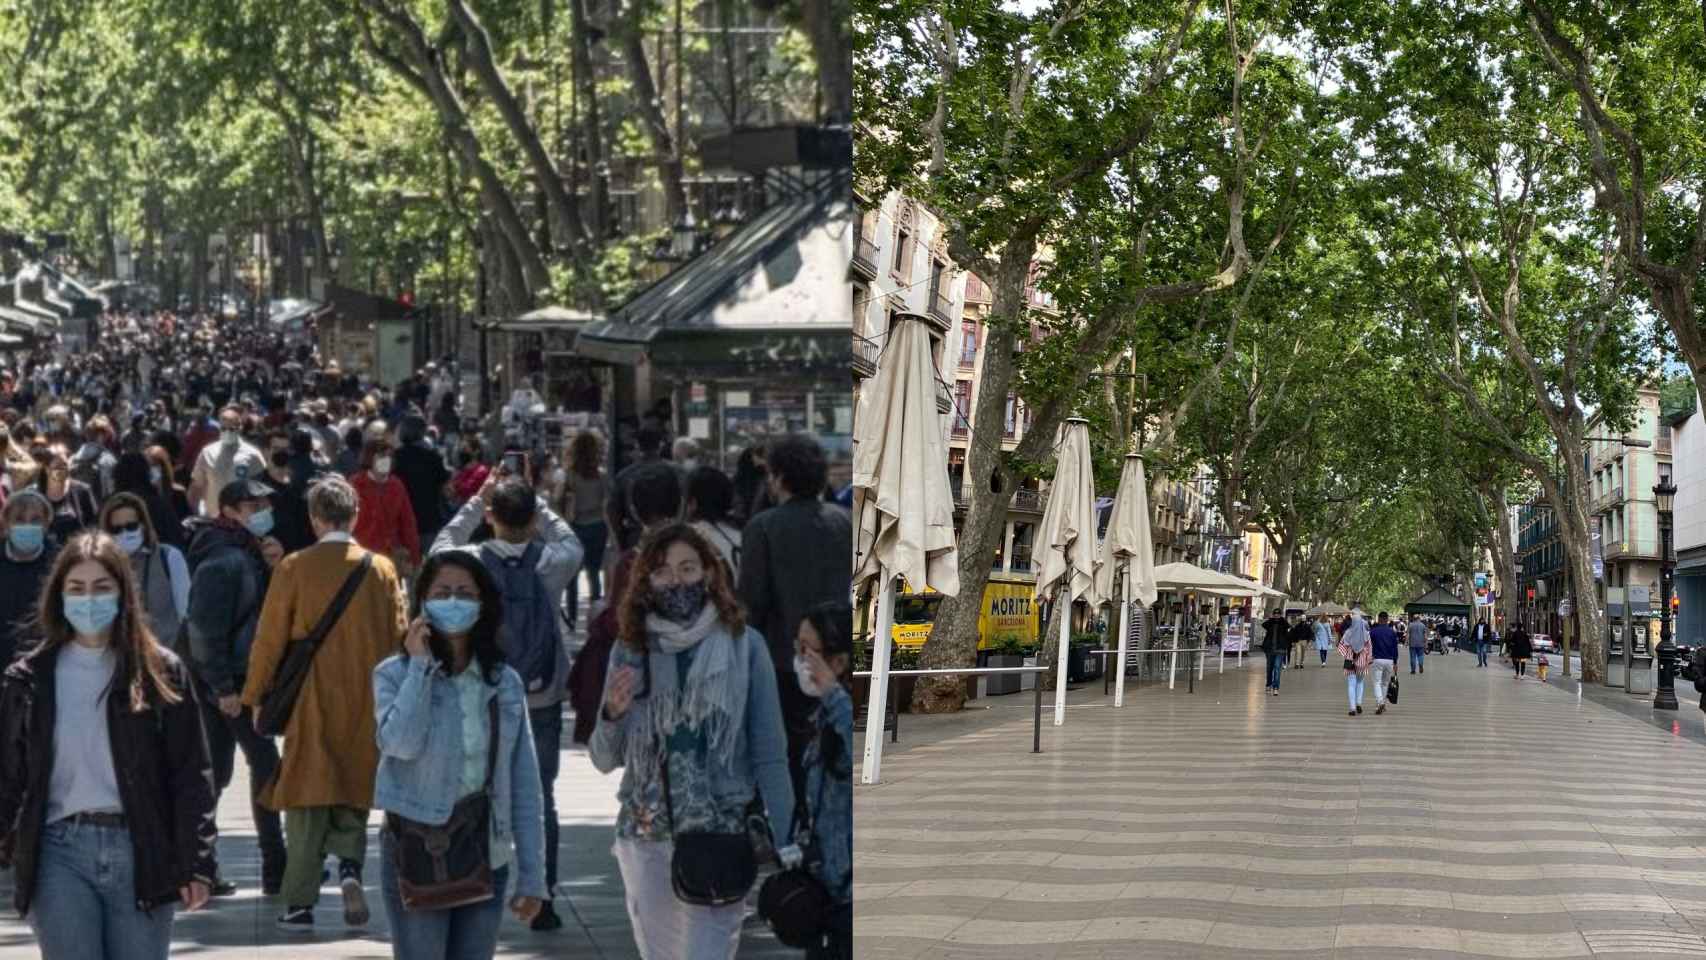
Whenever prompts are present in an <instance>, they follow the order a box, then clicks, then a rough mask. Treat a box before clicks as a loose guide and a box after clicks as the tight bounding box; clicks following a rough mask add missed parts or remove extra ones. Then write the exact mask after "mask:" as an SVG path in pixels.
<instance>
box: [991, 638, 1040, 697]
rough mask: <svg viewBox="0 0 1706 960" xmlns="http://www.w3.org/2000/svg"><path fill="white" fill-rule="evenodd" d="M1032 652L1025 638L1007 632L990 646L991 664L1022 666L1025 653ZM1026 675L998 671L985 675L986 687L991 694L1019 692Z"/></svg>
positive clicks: (995, 665) (996, 665) (997, 665)
mask: <svg viewBox="0 0 1706 960" xmlns="http://www.w3.org/2000/svg"><path fill="white" fill-rule="evenodd" d="M1029 652H1030V649H1029V646H1028V645H1027V644H1026V643H1025V641H1024V639H1023V638H1021V637H1019V636H1018V635H1017V634H1011V633H1010V634H1006V635H1004V636H1002V637H999V638H998V639H997V640H996V641H995V643H994V644H992V645H991V646H990V648H989V665H990V666H992V667H1022V666H1024V665H1025V655H1026V654H1027V653H1029ZM1024 677H1025V675H1024V674H1019V673H997V674H991V675H989V676H988V677H985V678H984V680H985V684H984V686H985V688H986V689H987V690H988V692H989V695H990V696H992V697H994V696H1000V695H1003V694H1009V693H1018V692H1019V690H1020V689H1021V683H1020V681H1021V680H1022V679H1023V678H1024Z"/></svg>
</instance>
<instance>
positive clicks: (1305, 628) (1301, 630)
mask: <svg viewBox="0 0 1706 960" xmlns="http://www.w3.org/2000/svg"><path fill="white" fill-rule="evenodd" d="M1285 638H1286V643H1287V644H1289V645H1291V646H1297V645H1298V644H1300V643H1301V644H1303V645H1304V646H1305V647H1309V646H1311V645H1313V644H1314V643H1315V627H1314V625H1313V624H1311V623H1310V622H1309V621H1308V620H1305V619H1304V618H1302V617H1298V618H1297V622H1296V623H1294V624H1292V625H1291V626H1290V627H1288V628H1286V632H1285Z"/></svg>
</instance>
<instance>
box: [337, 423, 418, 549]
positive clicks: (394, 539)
mask: <svg viewBox="0 0 1706 960" xmlns="http://www.w3.org/2000/svg"><path fill="white" fill-rule="evenodd" d="M374 422H375V423H380V421H374ZM381 425H383V424H381ZM369 433H370V434H372V435H370V436H369V438H368V439H367V441H366V442H365V443H364V444H363V445H362V446H361V448H360V450H361V468H360V469H359V470H357V471H356V472H355V475H354V476H352V477H350V483H351V485H353V486H354V487H355V491H356V494H357V495H358V496H359V497H360V498H361V510H360V513H359V515H358V516H357V518H356V522H355V542H356V543H358V544H360V545H361V546H363V547H365V548H367V549H369V550H372V551H373V552H374V553H377V554H379V555H380V556H382V557H385V558H386V559H388V560H390V561H391V563H392V565H393V566H394V567H395V568H396V570H397V573H398V575H399V576H403V577H405V578H406V577H407V576H408V571H409V570H412V569H414V568H415V567H417V566H419V565H420V562H421V534H420V527H419V525H418V524H416V522H415V511H414V507H413V506H411V505H410V503H409V491H408V488H406V487H404V486H403V481H402V480H400V479H398V478H397V476H396V474H395V473H393V472H392V469H391V463H392V461H391V441H390V440H388V439H386V438H385V437H384V436H383V434H380V433H378V432H377V431H372V430H370V431H369Z"/></svg>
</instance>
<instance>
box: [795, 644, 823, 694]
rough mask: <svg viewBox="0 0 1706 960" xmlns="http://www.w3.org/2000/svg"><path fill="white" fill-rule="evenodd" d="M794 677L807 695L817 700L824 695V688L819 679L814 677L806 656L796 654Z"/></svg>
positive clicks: (802, 691) (801, 690)
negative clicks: (819, 683)
mask: <svg viewBox="0 0 1706 960" xmlns="http://www.w3.org/2000/svg"><path fill="white" fill-rule="evenodd" d="M794 678H795V679H796V680H798V681H799V682H800V692H801V693H803V694H805V695H806V696H808V697H811V698H812V699H814V700H815V699H817V698H818V697H821V696H823V695H824V692H825V691H824V689H823V688H822V687H820V686H818V685H817V680H816V679H814V678H813V677H812V671H811V667H810V666H808V665H807V661H806V658H805V657H803V656H800V655H799V654H795V655H794Z"/></svg>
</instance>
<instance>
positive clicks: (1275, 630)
mask: <svg viewBox="0 0 1706 960" xmlns="http://www.w3.org/2000/svg"><path fill="white" fill-rule="evenodd" d="M1290 632H1291V628H1290V625H1289V624H1287V623H1286V622H1285V616H1284V615H1283V614H1281V613H1280V611H1279V608H1277V607H1276V608H1274V609H1273V610H1270V611H1268V618H1267V619H1266V620H1263V621H1262V653H1264V654H1266V655H1267V658H1268V685H1267V691H1268V693H1269V694H1271V695H1273V696H1276V697H1277V696H1279V688H1280V675H1281V674H1282V673H1284V672H1285V657H1286V652H1287V651H1288V650H1290V649H1291V637H1290Z"/></svg>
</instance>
